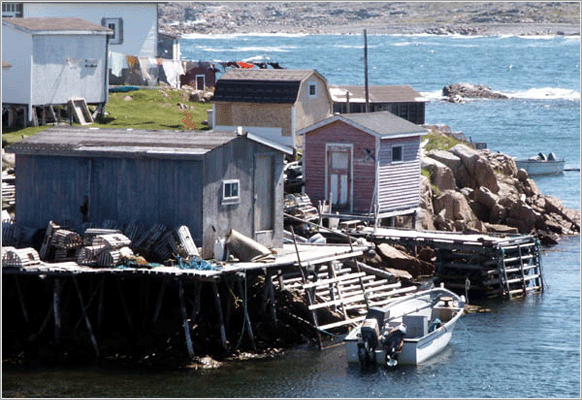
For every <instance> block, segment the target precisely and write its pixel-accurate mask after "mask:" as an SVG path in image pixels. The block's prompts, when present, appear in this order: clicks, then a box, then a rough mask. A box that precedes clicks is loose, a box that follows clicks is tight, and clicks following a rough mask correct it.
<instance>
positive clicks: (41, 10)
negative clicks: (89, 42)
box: [2, 2, 158, 57]
mask: <svg viewBox="0 0 582 400" xmlns="http://www.w3.org/2000/svg"><path fill="white" fill-rule="evenodd" d="M2 17H3V18H4V17H16V18H18V17H23V18H34V17H76V18H82V19H84V20H85V21H89V22H92V23H94V24H96V25H101V26H105V27H107V28H110V29H112V30H113V32H114V33H113V36H112V37H111V39H110V41H109V50H111V51H114V52H117V53H123V54H128V55H132V56H139V57H156V56H157V51H158V50H157V46H158V5H157V3H154V2H142V3H130V2H125V3H124V2H121V3H103V2H86V3H77V2H54V3H36V2H35V3H32V2H31V3H23V2H2Z"/></svg>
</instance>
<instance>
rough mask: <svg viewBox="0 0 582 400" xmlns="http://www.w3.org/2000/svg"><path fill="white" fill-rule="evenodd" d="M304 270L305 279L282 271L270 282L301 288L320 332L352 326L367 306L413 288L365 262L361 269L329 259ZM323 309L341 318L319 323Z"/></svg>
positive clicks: (383, 303)
mask: <svg viewBox="0 0 582 400" xmlns="http://www.w3.org/2000/svg"><path fill="white" fill-rule="evenodd" d="M307 270H308V273H307V274H306V276H305V279H304V278H303V276H302V275H301V274H300V273H299V272H284V273H282V274H279V276H277V277H273V284H274V285H275V286H277V287H278V288H279V289H289V290H293V289H295V290H302V291H305V293H306V295H307V298H308V299H309V311H311V314H312V318H313V323H314V325H315V327H316V328H317V329H318V330H319V331H322V332H324V333H327V331H329V330H333V329H334V328H339V327H345V326H346V325H352V326H355V325H356V324H357V323H359V322H360V321H362V320H363V319H364V318H365V316H366V314H367V311H368V308H369V307H382V306H384V305H386V304H388V303H389V302H391V301H393V300H394V298H395V297H399V296H402V295H405V294H407V293H410V292H413V291H415V290H417V287H416V286H408V287H402V284H401V282H399V281H398V282H394V279H393V278H392V279H391V277H390V275H389V274H388V273H387V272H385V271H382V270H376V269H374V268H372V267H369V266H366V269H365V271H364V270H363V269H360V268H358V266H353V267H347V266H346V265H345V264H343V263H341V262H338V261H332V262H329V263H327V265H326V266H325V267H324V266H320V268H317V267H314V268H313V269H307ZM324 309H332V310H334V311H336V312H338V313H340V314H341V315H342V316H343V319H342V320H340V321H336V322H333V323H328V324H320V323H319V320H320V319H321V315H320V312H322V311H323V310H324Z"/></svg>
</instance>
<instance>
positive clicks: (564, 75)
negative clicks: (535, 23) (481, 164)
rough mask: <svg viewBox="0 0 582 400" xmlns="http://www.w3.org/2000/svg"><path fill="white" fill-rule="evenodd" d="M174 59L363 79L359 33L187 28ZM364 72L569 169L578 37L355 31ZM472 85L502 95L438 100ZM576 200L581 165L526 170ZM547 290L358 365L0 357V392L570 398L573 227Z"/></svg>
mask: <svg viewBox="0 0 582 400" xmlns="http://www.w3.org/2000/svg"><path fill="white" fill-rule="evenodd" d="M181 45H182V53H183V58H184V59H190V60H206V61H207V60H214V61H217V62H218V61H276V62H279V63H280V64H281V65H283V66H285V67H287V68H294V69H296V68H297V69H298V68H314V69H316V70H317V71H318V72H320V73H321V74H322V75H323V76H325V77H326V79H327V80H328V82H329V83H330V84H360V85H361V84H363V83H364V70H363V68H364V66H363V65H364V63H363V37H362V36H360V35H343V36H340V35H281V36H273V35H257V36H253V35H222V36H212V37H211V36H197V35H192V36H189V37H186V38H184V39H182V41H181ZM368 54H369V80H370V84H374V85H381V84H408V85H411V86H412V87H414V88H415V89H416V90H418V91H419V92H421V93H422V94H423V95H424V96H425V97H427V98H429V99H430V102H429V103H428V104H427V108H426V121H427V123H435V124H436V123H439V124H446V125H449V126H450V127H451V129H452V130H455V131H462V132H463V133H464V134H465V135H466V136H467V137H471V138H472V140H473V141H478V142H486V143H487V145H488V147H489V148H490V149H492V150H496V151H501V152H504V153H507V154H509V155H512V156H516V157H528V156H531V155H535V154H537V153H538V152H540V151H542V152H544V153H549V152H554V153H555V154H556V155H557V156H558V157H563V158H565V159H566V168H579V167H580V38H579V37H536V38H528V37H513V36H512V37H461V36H458V37H456V36H453V37H448V36H447V37H442V36H439V37H437V36H426V35H424V36H386V35H369V36H368ZM459 82H462V83H473V84H485V85H487V86H489V87H491V88H492V89H493V90H496V91H501V92H504V93H507V94H510V95H512V96H513V97H515V99H511V100H471V101H467V102H466V103H463V104H451V103H446V102H442V101H441V100H440V91H441V90H442V88H443V87H444V86H446V85H448V84H452V83H459ZM536 183H537V185H538V187H539V188H540V189H541V191H542V192H543V193H544V194H550V195H553V196H556V197H558V198H560V199H561V200H562V202H563V203H564V205H566V206H568V207H570V208H575V209H578V210H579V209H580V173H579V172H578V171H566V172H564V173H563V174H562V175H559V176H554V177H545V178H536ZM542 263H543V271H544V280H545V284H546V290H545V292H544V293H543V294H533V295H530V296H527V297H526V298H524V299H518V300H513V301H500V300H497V301H490V302H487V303H485V304H483V306H485V307H487V308H489V309H490V310H491V311H490V312H488V313H478V314H470V315H466V316H464V317H463V318H461V320H460V322H459V324H458V325H457V327H456V329H455V332H454V334H453V338H452V341H451V343H450V345H449V346H448V348H447V349H446V350H445V351H444V352H443V353H441V354H440V355H438V356H436V357H435V358H433V359H432V360H430V361H429V362H427V363H425V364H423V365H420V366H417V367H405V366H398V367H397V368H396V369H392V370H385V369H383V368H381V369H379V370H377V371H372V372H367V373H362V372H360V370H359V368H358V367H352V366H348V365H347V363H346V362H345V349H344V347H343V346H342V345H339V346H337V347H333V348H331V349H327V350H325V351H323V352H320V351H319V350H317V349H316V348H310V347H309V348H300V349H295V350H292V351H289V352H287V353H286V354H285V355H283V356H281V357H278V358H275V359H268V360H253V361H244V362H238V363H234V364H231V365H228V366H226V367H223V368H219V369H216V370H205V371H187V372H170V371H168V372H164V373H160V372H157V373H154V372H144V371H119V370H116V371H107V370H103V369H100V368H95V367H86V368H75V369H60V368H52V369H46V368H38V369H26V370H14V369H6V368H5V369H4V370H3V373H2V378H3V382H2V394H3V397H12V396H18V395H21V396H22V395H24V396H28V397H266V398H272V397H312V398H320V397H351V398H362V397H376V398H427V397H428V398H435V397H437V398H451V397H461V398H579V397H580V238H579V237H566V238H563V239H562V241H561V243H560V244H558V245H557V246H554V247H551V248H545V249H544V253H543V257H542Z"/></svg>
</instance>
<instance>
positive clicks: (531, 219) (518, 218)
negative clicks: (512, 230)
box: [507, 201, 538, 233]
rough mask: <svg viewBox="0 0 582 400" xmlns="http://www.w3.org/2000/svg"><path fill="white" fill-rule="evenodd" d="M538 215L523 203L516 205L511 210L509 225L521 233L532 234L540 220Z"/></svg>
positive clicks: (508, 219)
mask: <svg viewBox="0 0 582 400" xmlns="http://www.w3.org/2000/svg"><path fill="white" fill-rule="evenodd" d="M536 214H537V213H536V212H535V211H534V210H533V209H532V208H531V207H530V206H528V205H527V204H525V203H524V202H522V201H519V202H516V203H514V204H513V205H512V206H511V208H510V209H509V216H508V218H507V225H509V226H513V227H516V228H517V230H518V231H519V232H520V233H531V232H532V231H533V229H534V228H535V225H536V220H537V219H538V216H537V215H536Z"/></svg>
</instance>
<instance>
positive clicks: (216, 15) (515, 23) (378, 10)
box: [160, 2, 580, 35]
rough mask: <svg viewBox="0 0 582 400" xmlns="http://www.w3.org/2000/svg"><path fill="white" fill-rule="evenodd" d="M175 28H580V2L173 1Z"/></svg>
mask: <svg viewBox="0 0 582 400" xmlns="http://www.w3.org/2000/svg"><path fill="white" fill-rule="evenodd" d="M160 26H161V27H162V30H166V31H169V32H173V33H254V32H270V33H299V32H302V33H356V32H361V30H362V29H363V28H367V29H369V31H370V32H371V33H404V34H407V33H408V34H410V33H436V34H439V33H442V34H446V33H461V34H484V35H488V34H496V33H515V34H530V35H536V34H537V35H541V34H566V35H571V34H579V33H580V3H579V2H489V3H482V2H465V3H457V2H427V3H421V2H369V3H365V2H347V3H344V2H324V3H308V2H305V3H304V2H300V3H295V2H291V3H281V2H273V3H272V2H255V3H247V2H241V3H234V2H223V3H221V2H210V3H206V2H204V3H198V2H174V3H165V4H163V5H160Z"/></svg>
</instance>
